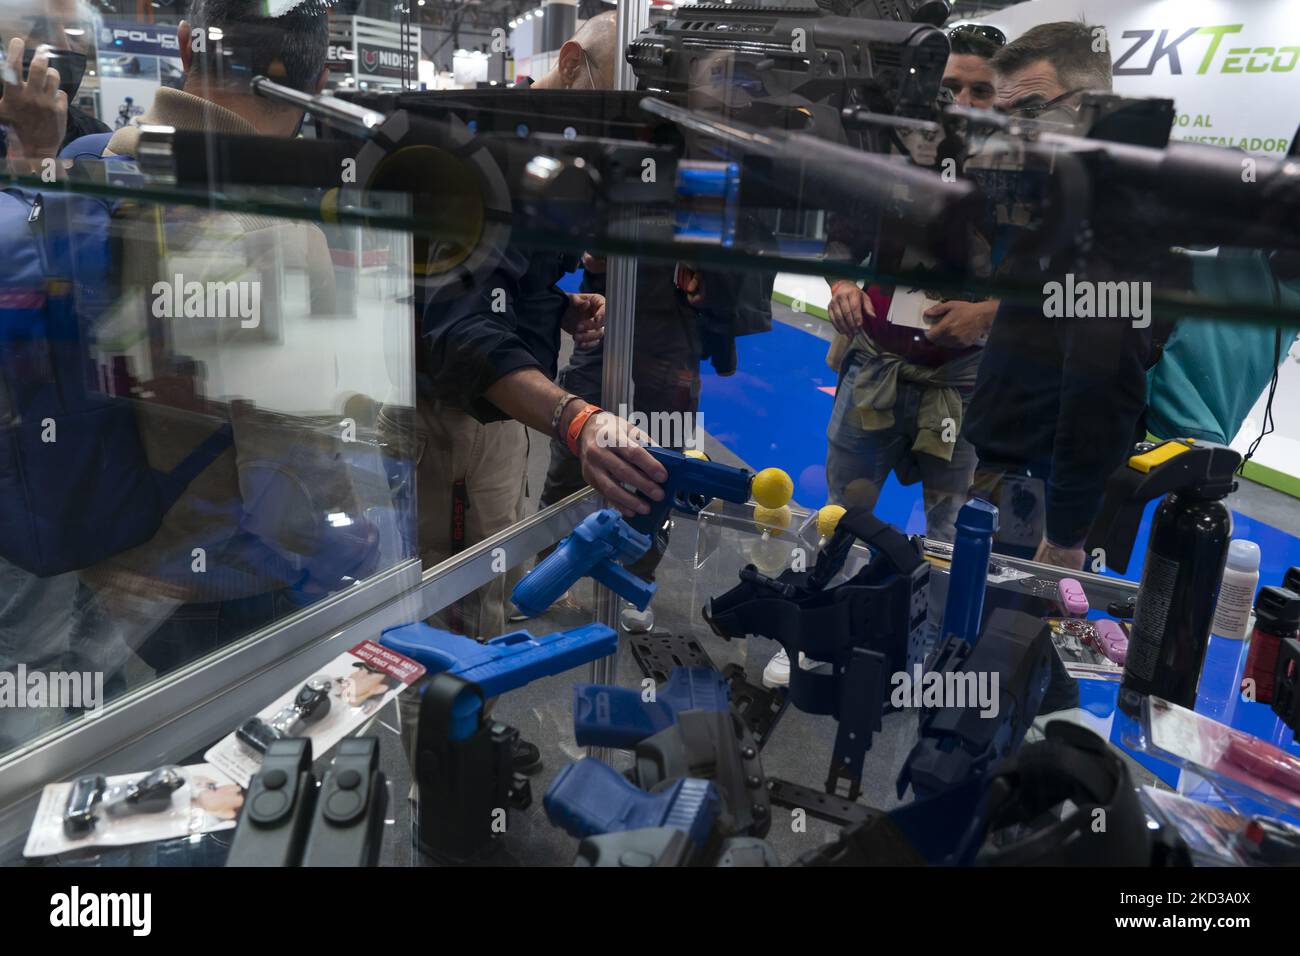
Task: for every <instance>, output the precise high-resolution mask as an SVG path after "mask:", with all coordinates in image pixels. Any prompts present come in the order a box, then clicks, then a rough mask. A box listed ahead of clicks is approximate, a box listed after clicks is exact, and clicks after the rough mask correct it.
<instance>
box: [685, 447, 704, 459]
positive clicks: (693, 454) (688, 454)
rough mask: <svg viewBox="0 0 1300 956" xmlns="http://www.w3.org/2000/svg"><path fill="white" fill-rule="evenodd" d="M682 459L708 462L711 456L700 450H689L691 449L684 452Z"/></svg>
mask: <svg viewBox="0 0 1300 956" xmlns="http://www.w3.org/2000/svg"><path fill="white" fill-rule="evenodd" d="M682 457H684V458H694V459H695V460H696V461H708V460H709V456H708V455H706V454H704V452H702V451H700V450H699V449H698V448H689V449H687V450H686V451H684V452H682Z"/></svg>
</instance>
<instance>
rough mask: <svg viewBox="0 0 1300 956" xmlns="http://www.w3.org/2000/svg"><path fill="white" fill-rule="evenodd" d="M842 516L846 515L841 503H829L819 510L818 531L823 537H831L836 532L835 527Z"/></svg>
mask: <svg viewBox="0 0 1300 956" xmlns="http://www.w3.org/2000/svg"><path fill="white" fill-rule="evenodd" d="M842 517H844V509H843V508H841V507H840V506H839V505H827V506H826V507H824V508H822V509H821V510H820V511H818V512H817V533H818V534H819V535H821V536H822V537H823V538H829V537H830V536H831V535H833V534H834V533H835V528H836V527H837V526H838V525H839V523H840V519H841V518H842Z"/></svg>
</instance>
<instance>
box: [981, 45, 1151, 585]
mask: <svg viewBox="0 0 1300 956" xmlns="http://www.w3.org/2000/svg"><path fill="white" fill-rule="evenodd" d="M993 68H994V70H996V72H997V107H998V109H1000V110H1002V111H1004V112H1007V113H1011V114H1013V115H1017V116H1021V117H1025V118H1032V119H1036V120H1039V121H1042V122H1061V123H1066V124H1070V123H1073V121H1074V119H1075V115H1076V113H1077V110H1078V105H1079V101H1080V99H1081V95H1082V94H1083V93H1084V92H1085V91H1094V90H1097V91H1103V92H1109V91H1110V89H1111V58H1110V53H1109V50H1108V47H1107V44H1106V42H1105V34H1104V32H1103V31H1101V29H1100V28H1096V27H1092V26H1089V25H1087V24H1084V23H1078V22H1059V23H1045V24H1040V25H1039V26H1036V27H1034V28H1033V29H1031V30H1029V31H1028V32H1026V33H1025V34H1024V35H1023V36H1021V37H1019V38H1018V39H1016V40H1015V41H1014V42H1012V43H1010V44H1008V45H1007V46H1005V47H1003V48H1002V49H1001V50H1000V51H999V52H998V54H997V56H995V57H994V58H993ZM1101 238H1103V239H1104V237H1101ZM1068 268H1069V267H1068V265H1066V264H1060V265H1058V264H1054V263H1044V262H1042V261H1041V260H1040V259H1039V258H1038V256H1037V255H1036V254H1034V253H1033V252H1032V251H1026V252H1024V253H1022V254H1017V253H1016V252H1015V251H1014V250H1013V251H1012V252H1010V253H1009V254H1008V255H1007V257H1006V258H1005V260H1003V262H1002V263H1001V266H1000V268H999V270H998V272H999V275H1000V276H1002V277H1003V278H1006V279H1010V280H1011V281H1013V282H1018V283H1025V284H1030V285H1039V284H1042V283H1045V282H1047V281H1048V280H1052V279H1057V280H1059V279H1061V278H1063V273H1064V272H1066V271H1068ZM1099 268H1100V269H1101V270H1103V271H1104V269H1105V266H1104V264H1101V265H1099ZM1089 278H1104V277H1103V276H1100V274H1099V275H1098V276H1089ZM1151 353H1152V346H1151V336H1150V330H1149V329H1139V328H1135V327H1134V324H1133V323H1131V322H1128V321H1119V320H1115V319H1070V318H1049V317H1047V316H1046V314H1045V311H1044V308H1043V306H1042V304H1041V303H1034V302H1030V301H1023V302H1019V303H1016V304H1009V303H1004V304H1003V305H1002V306H1001V308H1000V309H999V311H998V315H997V321H996V322H994V323H993V328H992V331H991V333H990V336H989V340H988V344H987V345H986V346H985V348H984V355H983V359H982V361H981V363H980V368H979V374H978V376H977V379H976V384H975V393H974V395H973V396H972V398H971V402H970V408H969V410H968V412H967V414H966V417H965V424H964V428H963V434H964V436H965V438H966V439H967V440H968V441H969V442H970V443H971V444H972V445H974V446H975V449H976V451H977V452H978V454H979V465H978V467H977V469H976V473H975V483H974V485H975V489H976V490H977V493H979V494H981V495H983V496H985V497H987V498H989V499H990V500H991V501H992V502H993V503H994V504H997V505H998V506H999V508H1000V509H1001V511H1002V520H1001V528H1000V531H999V546H998V550H1000V551H1003V552H1004V553H1013V554H1019V555H1022V556H1026V557H1028V556H1032V557H1033V559H1034V560H1036V561H1041V562H1044V563H1047V564H1055V565H1058V566H1061V567H1068V568H1073V569H1076V570H1077V569H1081V568H1082V567H1083V564H1084V558H1085V554H1084V551H1083V541H1084V539H1085V538H1086V537H1087V533H1088V529H1089V527H1090V526H1091V524H1092V522H1093V520H1094V519H1095V518H1096V515H1097V511H1098V509H1099V508H1100V505H1101V499H1102V495H1103V492H1104V490H1105V485H1106V480H1107V478H1108V477H1109V476H1110V474H1111V473H1112V472H1113V471H1114V470H1115V469H1116V468H1117V467H1119V465H1120V464H1122V462H1123V460H1124V457H1125V455H1127V454H1128V452H1129V450H1130V449H1131V448H1132V446H1133V442H1134V440H1135V438H1136V437H1137V435H1138V423H1139V420H1140V418H1141V416H1142V413H1143V411H1144V409H1145V407H1146V366H1147V361H1148V358H1149V356H1150V355H1151Z"/></svg>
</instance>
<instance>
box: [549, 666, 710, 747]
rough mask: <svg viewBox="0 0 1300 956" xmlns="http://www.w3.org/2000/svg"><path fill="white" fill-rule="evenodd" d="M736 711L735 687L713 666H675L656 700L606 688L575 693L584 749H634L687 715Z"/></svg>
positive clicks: (576, 726)
mask: <svg viewBox="0 0 1300 956" xmlns="http://www.w3.org/2000/svg"><path fill="white" fill-rule="evenodd" d="M730 706H731V688H730V687H729V686H728V685H727V682H726V681H725V680H724V679H723V677H722V675H721V674H719V673H718V672H717V671H715V670H714V669H713V668H711V667H674V668H673V672H672V673H671V674H670V675H669V676H668V681H667V683H665V684H664V685H663V686H662V687H660V688H659V689H658V690H657V691H656V692H655V699H654V700H650V701H647V700H642V698H641V691H639V690H632V689H630V688H627V687H609V686H606V685H603V684H576V685H574V688H573V732H574V737H575V739H576V741H577V743H578V746H580V747H619V748H622V749H630V748H632V747H635V746H636V745H637V744H639V743H640V742H641V741H643V740H645V739H646V738H647V737H652V736H654V735H655V734H657V733H659V731H661V730H664V729H666V728H668V727H671V726H672V725H673V724H675V723H677V715H678V714H679V713H681V712H682V711H683V710H711V711H718V712H723V711H726V710H727V708H729V707H730Z"/></svg>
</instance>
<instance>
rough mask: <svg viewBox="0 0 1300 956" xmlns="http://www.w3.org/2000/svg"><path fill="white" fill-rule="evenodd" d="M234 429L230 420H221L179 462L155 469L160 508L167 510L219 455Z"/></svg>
mask: <svg viewBox="0 0 1300 956" xmlns="http://www.w3.org/2000/svg"><path fill="white" fill-rule="evenodd" d="M234 434H235V433H234V429H233V428H232V427H231V424H230V422H223V423H222V424H221V427H219V428H218V429H217V430H216V431H214V432H213V433H212V434H211V435H209V436H208V437H207V438H205V439H203V441H201V442H199V444H198V445H197V446H195V448H194V450H193V451H192V452H190V453H189V454H188V455H186V456H185V457H184V458H183V459H181V462H180V464H178V465H177V466H176V467H175V468H173V469H172V470H171V471H169V472H166V473H164V472H159V471H155V472H154V474H155V475H156V477H157V482H158V491H159V495H160V499H161V500H160V503H161V505H162V510H163V511H164V512H166V511H167V509H169V508H170V507H171V506H172V505H174V504H175V503H176V501H177V499H179V498H180V496H181V495H183V494H184V493H185V489H186V488H188V487H189V484H190V482H191V481H193V480H194V479H195V478H197V477H198V476H199V475H200V474H201V473H202V472H203V470H204V469H205V468H207V467H208V466H209V465H210V464H212V463H213V462H214V461H216V460H217V459H218V458H220V457H221V455H222V453H223V452H225V450H226V449H227V448H229V447H230V445H231V443H232V442H233V441H234Z"/></svg>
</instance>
